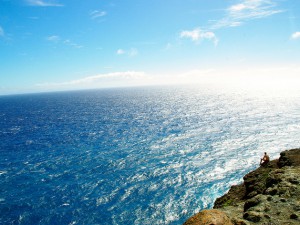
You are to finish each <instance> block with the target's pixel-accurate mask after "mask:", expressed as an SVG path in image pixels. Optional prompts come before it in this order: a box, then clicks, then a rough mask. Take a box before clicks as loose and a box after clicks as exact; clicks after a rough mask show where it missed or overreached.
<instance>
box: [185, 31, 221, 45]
mask: <svg viewBox="0 0 300 225" xmlns="http://www.w3.org/2000/svg"><path fill="white" fill-rule="evenodd" d="M180 37H181V38H189V39H191V40H192V41H194V42H196V43H199V42H200V41H202V40H205V39H207V40H210V41H213V43H214V44H215V45H217V44H218V39H217V37H216V35H215V33H213V32H211V31H203V30H201V29H200V28H195V29H194V30H184V31H182V32H181V33H180Z"/></svg>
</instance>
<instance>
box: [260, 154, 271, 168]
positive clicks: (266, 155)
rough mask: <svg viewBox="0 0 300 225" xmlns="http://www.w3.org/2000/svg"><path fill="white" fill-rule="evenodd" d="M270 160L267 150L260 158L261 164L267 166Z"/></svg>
mask: <svg viewBox="0 0 300 225" xmlns="http://www.w3.org/2000/svg"><path fill="white" fill-rule="evenodd" d="M269 162H270V157H269V156H268V154H267V153H266V152H265V155H264V156H263V157H262V158H261V159H260V165H261V166H265V165H267V164H268V163H269Z"/></svg>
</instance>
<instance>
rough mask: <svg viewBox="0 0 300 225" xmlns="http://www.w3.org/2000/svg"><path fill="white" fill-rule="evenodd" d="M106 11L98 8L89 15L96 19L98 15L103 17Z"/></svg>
mask: <svg viewBox="0 0 300 225" xmlns="http://www.w3.org/2000/svg"><path fill="white" fill-rule="evenodd" d="M106 15H107V13H106V12H105V11H98V10H95V11H93V12H91V13H90V16H91V18H92V19H96V18H98V17H103V16H106Z"/></svg>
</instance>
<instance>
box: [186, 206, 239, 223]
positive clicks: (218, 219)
mask: <svg viewBox="0 0 300 225" xmlns="http://www.w3.org/2000/svg"><path fill="white" fill-rule="evenodd" d="M184 225H234V224H233V223H232V222H231V220H230V219H229V218H228V216H227V215H226V214H225V213H224V212H222V211H220V210H216V209H208V210H203V211H201V212H199V213H197V214H196V215H194V216H193V217H191V218H189V219H188V220H187V221H186V222H185V223H184Z"/></svg>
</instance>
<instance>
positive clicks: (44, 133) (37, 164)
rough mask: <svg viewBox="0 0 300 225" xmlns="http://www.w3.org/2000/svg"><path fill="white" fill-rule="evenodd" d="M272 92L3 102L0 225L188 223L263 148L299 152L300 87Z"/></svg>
mask: <svg viewBox="0 0 300 225" xmlns="http://www.w3.org/2000/svg"><path fill="white" fill-rule="evenodd" d="M266 92H267V90H266V89H264V90H261V92H260V93H259V92H258V90H256V91H255V92H248V91H245V90H243V89H242V88H228V87H227V88H223V89H220V88H218V89H215V88H208V87H201V86H190V87H151V88H150V87H149V88H135V89H111V90H109V89H108V90H94V91H81V92H66V93H52V94H37V95H23V96H7V97H1V98H0V106H1V113H0V117H1V120H0V121H1V122H0V125H1V126H0V127H1V128H0V133H1V136H0V147H1V148H0V154H1V158H0V166H1V167H0V176H1V181H0V186H1V194H0V212H1V215H2V217H1V218H0V223H4V224H5V223H12V222H13V221H18V223H19V224H28V223H31V224H32V223H37V222H39V223H41V224H53V222H54V221H55V222H56V223H59V224H142V223H143V224H182V223H183V222H184V221H185V220H186V219H187V218H188V217H189V216H191V215H193V214H194V213H196V212H198V211H199V210H201V209H204V208H208V207H212V205H213V202H214V200H215V198H216V197H219V196H220V195H222V194H224V192H226V191H227V190H228V188H229V187H230V186H231V185H232V184H237V183H239V182H241V181H242V177H243V176H244V175H245V174H246V173H247V172H249V171H250V170H252V169H254V168H256V167H257V166H258V163H259V158H260V157H261V155H262V154H263V152H264V151H267V152H268V153H269V154H270V156H271V158H278V156H279V153H280V152H281V151H283V150H285V149H289V148H294V147H299V144H300V143H299V138H298V137H299V136H300V129H299V128H300V115H299V110H300V101H298V99H299V96H300V95H299V91H298V92H297V91H295V90H293V92H291V93H289V95H280V94H279V93H278V92H276V94H275V95H272V93H271V92H268V94H265V93H266ZM292 93H293V94H292ZM32 190H35V191H32Z"/></svg>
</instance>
